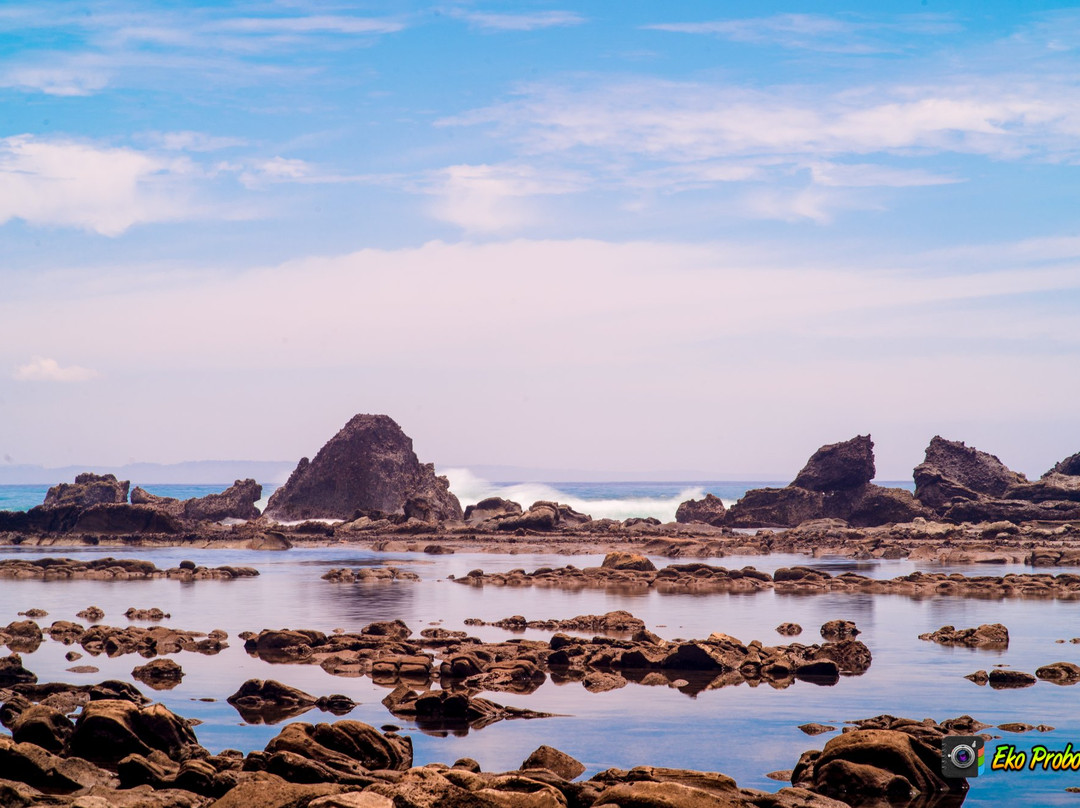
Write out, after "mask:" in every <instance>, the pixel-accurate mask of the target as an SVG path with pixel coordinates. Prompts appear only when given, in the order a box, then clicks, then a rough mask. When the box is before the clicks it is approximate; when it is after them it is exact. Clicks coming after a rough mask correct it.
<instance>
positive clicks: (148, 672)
mask: <svg viewBox="0 0 1080 808" xmlns="http://www.w3.org/2000/svg"><path fill="white" fill-rule="evenodd" d="M131 675H132V676H134V677H135V678H136V679H138V680H139V681H140V682H143V683H145V684H147V685H149V686H150V687H152V688H154V690H171V689H172V688H174V687H176V686H177V685H178V684H180V681H181V680H182V679H183V678H184V670H183V668H181V667H180V666H179V665H177V664H176V663H175V662H173V661H172V660H171V659H152V660H150V661H149V662H147V663H146V664H145V665H139V666H137V667H136V668H135V669H134V670H132V671H131Z"/></svg>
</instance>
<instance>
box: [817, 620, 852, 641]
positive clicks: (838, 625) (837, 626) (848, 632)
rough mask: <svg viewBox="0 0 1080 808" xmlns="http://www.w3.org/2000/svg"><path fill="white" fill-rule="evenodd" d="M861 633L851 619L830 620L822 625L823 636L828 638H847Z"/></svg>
mask: <svg viewBox="0 0 1080 808" xmlns="http://www.w3.org/2000/svg"><path fill="white" fill-rule="evenodd" d="M859 633H860V632H859V629H858V628H857V627H856V625H855V623H853V622H852V621H851V620H830V621H828V622H827V623H825V624H824V625H822V627H821V636H822V637H824V638H825V639H826V640H847V639H851V638H853V637H855V636H857V635H858V634H859Z"/></svg>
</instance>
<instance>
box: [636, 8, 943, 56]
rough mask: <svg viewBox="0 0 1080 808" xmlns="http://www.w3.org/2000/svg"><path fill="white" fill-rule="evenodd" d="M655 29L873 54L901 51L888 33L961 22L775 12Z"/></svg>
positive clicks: (937, 31)
mask: <svg viewBox="0 0 1080 808" xmlns="http://www.w3.org/2000/svg"><path fill="white" fill-rule="evenodd" d="M644 27H645V28H646V29H651V30H655V31H670V32H673V33H682V34H706V35H709V36H716V37H721V38H723V39H727V40H730V41H732V42H745V43H749V44H754V45H775V46H778V47H783V48H794V49H804V50H812V51H822V52H827V53H846V54H872V53H883V52H892V51H899V50H904V49H905V48H906V47H909V45H908V44H907V42H906V41H905V40H904V39H901V38H896V37H892V38H890V37H889V36H888V35H889V34H903V35H905V36H906V37H908V38H910V36H911V35H912V34H921V35H941V34H950V33H956V32H957V31H960V30H962V26H960V25H959V24H957V23H956V22H955V21H953V20H952V19H951V18H949V17H946V16H942V15H930V14H926V15H912V16H909V17H903V18H898V19H895V20H891V21H880V20H873V21H870V20H866V19H859V18H846V17H831V16H828V15H824V14H775V15H773V16H770V17H751V18H743V19H735V20H711V21H706V22H677V23H657V24H655V25H647V26H644Z"/></svg>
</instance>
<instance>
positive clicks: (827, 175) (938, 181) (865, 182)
mask: <svg viewBox="0 0 1080 808" xmlns="http://www.w3.org/2000/svg"><path fill="white" fill-rule="evenodd" d="M808 168H809V169H810V172H811V174H812V175H813V177H814V182H815V183H817V184H818V185H825V186H839V187H848V188H872V187H879V188H880V187H887V188H914V187H920V186H926V185H950V184H952V183H956V182H963V180H962V179H958V178H956V177H949V176H945V175H943V174H934V173H933V172H930V171H925V170H923V169H918V168H892V167H890V166H881V165H873V164H868V163H827V162H812V163H810V164H809V165H808Z"/></svg>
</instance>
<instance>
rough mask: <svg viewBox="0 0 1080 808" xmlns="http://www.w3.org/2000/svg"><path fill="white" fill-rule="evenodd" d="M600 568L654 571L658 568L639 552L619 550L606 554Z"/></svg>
mask: <svg viewBox="0 0 1080 808" xmlns="http://www.w3.org/2000/svg"><path fill="white" fill-rule="evenodd" d="M600 568H601V569H612V570H633V571H635V572H652V571H653V570H655V569H656V565H655V564H653V563H652V561H650V560H649V559H648V558H646V557H645V556H643V555H639V554H637V553H626V552H621V551H618V550H617V551H615V552H611V553H608V554H607V555H606V556H604V561H603V563H602V564H601V565H600Z"/></svg>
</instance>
